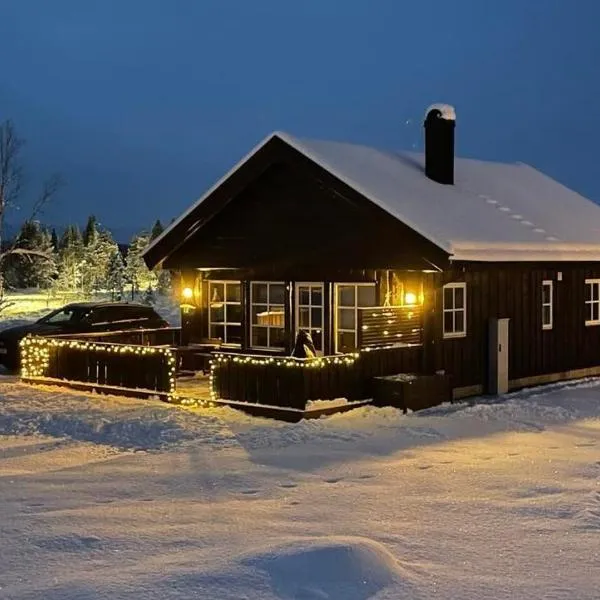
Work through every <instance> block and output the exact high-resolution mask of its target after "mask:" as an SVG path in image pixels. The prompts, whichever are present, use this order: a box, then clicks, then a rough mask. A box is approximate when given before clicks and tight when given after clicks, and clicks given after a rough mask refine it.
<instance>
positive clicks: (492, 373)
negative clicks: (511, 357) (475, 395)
mask: <svg viewBox="0 0 600 600" xmlns="http://www.w3.org/2000/svg"><path fill="white" fill-rule="evenodd" d="M508 323H509V319H490V322H489V336H488V339H489V347H488V390H487V391H488V393H489V394H494V395H500V394H506V393H507V392H508Z"/></svg>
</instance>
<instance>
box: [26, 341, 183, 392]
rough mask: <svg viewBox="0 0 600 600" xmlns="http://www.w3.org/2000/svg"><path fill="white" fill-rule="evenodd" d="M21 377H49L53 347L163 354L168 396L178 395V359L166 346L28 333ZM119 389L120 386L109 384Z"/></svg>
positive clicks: (134, 353)
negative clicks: (50, 336) (71, 338)
mask: <svg viewBox="0 0 600 600" xmlns="http://www.w3.org/2000/svg"><path fill="white" fill-rule="evenodd" d="M20 347H21V377H22V378H23V379H43V378H44V377H47V376H48V373H49V369H50V356H51V351H52V349H53V348H69V349H72V350H75V351H81V352H86V351H87V352H89V351H93V352H100V353H107V354H115V355H135V356H150V355H158V354H162V355H164V357H165V359H166V364H167V369H168V371H167V375H168V389H167V390H166V393H167V395H168V396H169V397H171V396H173V395H174V394H175V388H176V378H175V374H176V370H177V358H176V355H175V350H174V349H173V348H170V347H166V346H136V345H132V344H107V343H98V342H88V341H81V340H67V339H56V338H49V337H40V336H27V337H25V338H23V339H22V340H21V342H20ZM110 387H111V388H112V387H115V388H118V387H119V386H112V385H111V386H110Z"/></svg>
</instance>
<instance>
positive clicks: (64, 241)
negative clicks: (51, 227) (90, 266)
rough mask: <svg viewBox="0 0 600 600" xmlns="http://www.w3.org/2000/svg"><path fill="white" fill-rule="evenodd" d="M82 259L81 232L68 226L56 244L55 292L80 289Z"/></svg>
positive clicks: (74, 227)
mask: <svg viewBox="0 0 600 600" xmlns="http://www.w3.org/2000/svg"><path fill="white" fill-rule="evenodd" d="M83 258H84V257H83V239H82V237H81V232H80V231H79V228H78V227H77V226H76V225H69V226H68V227H67V228H66V229H65V231H64V233H63V235H62V237H61V238H60V241H59V244H58V277H57V279H56V281H55V282H54V287H55V289H56V290H57V291H60V292H66V291H75V290H78V289H81V282H82V265H83Z"/></svg>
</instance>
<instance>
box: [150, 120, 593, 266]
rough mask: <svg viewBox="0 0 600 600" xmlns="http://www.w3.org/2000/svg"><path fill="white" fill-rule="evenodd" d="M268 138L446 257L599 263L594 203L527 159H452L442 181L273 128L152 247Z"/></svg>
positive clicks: (408, 165)
mask: <svg viewBox="0 0 600 600" xmlns="http://www.w3.org/2000/svg"><path fill="white" fill-rule="evenodd" d="M274 137H278V138H280V139H281V140H283V141H284V142H286V143H287V144H288V145H290V146H291V147H293V148H295V149H296V150H297V151H298V152H300V153H302V154H303V155H305V156H306V157H307V158H309V159H311V160H312V161H314V162H315V163H317V164H318V165H319V166H321V167H322V168H323V169H325V170H327V171H328V172H329V173H331V174H332V175H333V176H335V177H336V178H338V179H339V180H341V181H343V182H344V183H345V184H347V185H348V186H350V187H351V188H353V189H354V190H356V191H357V192H359V193H360V194H362V195H363V196H364V197H366V198H367V199H369V200H370V201H372V202H373V203H374V204H376V205H378V206H379V207H380V208H382V209H383V210H385V211H387V212H388V213H390V214H391V215H392V216H394V217H396V218H397V219H398V220H400V221H401V222H403V223H404V224H406V225H407V226H409V227H410V228H411V229H413V230H415V231H417V232H418V233H420V234H421V235H422V236H423V237H425V238H426V239H428V240H430V241H431V242H432V243H434V244H435V245H437V246H438V247H439V248H441V249H442V250H444V251H446V252H448V254H449V255H450V258H451V259H452V260H466V261H492V262H496V261H600V206H598V205H597V204H595V203H594V202H592V201H591V200H588V199H586V198H584V197H583V196H581V195H579V194H577V193H576V192H574V191H572V190H570V189H569V188H567V187H565V186H563V185H562V184H560V183H558V182H556V181H554V180H553V179H551V178H550V177H548V176H546V175H544V174H543V173H541V172H540V171H537V170H536V169H534V168H532V167H530V166H528V165H525V164H522V163H515V164H507V163H498V162H486V161H480V160H472V159H464V158H457V159H456V161H455V175H454V182H455V183H454V185H443V184H439V183H436V182H435V181H432V180H430V179H429V178H427V177H426V176H425V173H424V164H423V163H424V157H423V156H422V155H420V154H414V153H409V152H397V153H395V152H389V151H383V150H378V149H375V148H371V147H368V146H362V145H357V144H349V143H340V142H331V141H322V140H312V139H310V140H309V139H299V138H296V137H294V136H291V135H289V134H287V133H281V132H275V133H273V134H271V135H270V136H268V137H267V138H266V139H265V140H263V141H262V142H261V143H260V144H258V145H257V146H256V147H255V148H254V149H253V150H252V151H251V152H250V153H249V154H248V155H247V156H246V157H244V158H243V159H242V160H241V161H240V162H239V163H238V164H237V165H236V166H235V167H234V168H233V169H232V170H231V171H230V172H229V173H227V174H226V175H225V176H224V177H223V178H222V179H221V180H220V181H219V182H217V183H216V184H215V185H214V186H213V187H212V188H211V189H210V190H208V191H207V192H206V194H204V196H202V198H200V199H199V200H198V201H197V202H196V203H195V204H194V205H193V206H192V207H190V209H189V210H188V211H186V212H185V213H184V214H183V215H181V217H180V218H179V219H177V220H176V221H175V222H174V223H172V224H171V226H170V227H169V228H168V229H166V230H165V232H164V233H163V234H162V235H161V236H159V237H158V238H157V239H156V240H155V241H154V243H153V244H152V246H154V245H156V244H157V243H159V242H160V240H161V239H163V238H164V237H165V236H167V235H169V232H170V231H171V230H173V229H174V228H175V227H177V225H178V224H179V223H181V221H182V220H184V219H185V218H187V217H188V216H189V215H190V214H191V213H192V212H193V211H194V210H195V209H196V208H197V207H198V206H199V205H200V204H201V203H202V202H203V201H204V200H205V199H206V198H207V197H208V196H209V195H210V194H211V193H212V192H213V191H214V190H215V189H216V188H217V187H219V186H220V185H221V183H223V181H225V180H226V179H227V178H228V177H229V176H230V175H231V174H232V173H234V172H235V171H236V170H237V169H238V168H239V167H241V165H242V164H243V163H245V162H246V161H247V160H248V159H249V158H250V157H251V156H252V155H254V154H255V153H256V152H257V151H258V150H259V149H260V148H262V147H263V146H264V145H265V144H266V143H267V142H268V141H270V140H271V139H272V138H274ZM152 246H151V247H152Z"/></svg>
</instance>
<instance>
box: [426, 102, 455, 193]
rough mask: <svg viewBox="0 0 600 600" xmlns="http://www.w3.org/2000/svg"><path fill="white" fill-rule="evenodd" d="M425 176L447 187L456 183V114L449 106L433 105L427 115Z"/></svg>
mask: <svg viewBox="0 0 600 600" xmlns="http://www.w3.org/2000/svg"><path fill="white" fill-rule="evenodd" d="M424 126H425V175H427V177H429V179H432V180H433V181H437V182H438V183H443V184H446V185H452V184H453V183H454V128H455V126H456V112H455V110H454V107H453V106H450V105H448V104H432V105H431V106H430V107H429V108H428V109H427V112H426V113H425V123H424Z"/></svg>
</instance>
